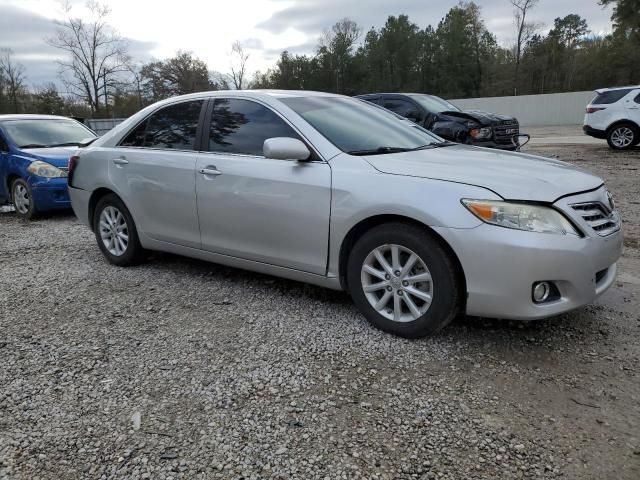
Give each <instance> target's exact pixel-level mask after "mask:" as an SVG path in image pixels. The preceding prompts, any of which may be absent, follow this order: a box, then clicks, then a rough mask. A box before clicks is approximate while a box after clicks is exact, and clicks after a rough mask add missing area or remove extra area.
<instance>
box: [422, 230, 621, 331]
mask: <svg viewBox="0 0 640 480" xmlns="http://www.w3.org/2000/svg"><path fill="white" fill-rule="evenodd" d="M435 230H436V231H438V233H440V235H442V236H443V238H444V239H445V240H446V241H447V242H448V243H449V245H450V246H451V247H452V248H453V250H454V251H455V252H456V254H457V255H458V258H459V259H460V263H461V264H462V267H463V270H464V274H465V278H466V282H467V292H468V298H467V314H468V315H473V316H482V317H493V318H509V319H514V320H536V319H541V318H547V317H551V316H555V315H559V314H561V313H564V312H567V311H570V310H573V309H576V308H579V307H582V306H584V305H587V304H589V303H591V302H593V301H594V300H595V299H596V298H598V297H599V296H600V295H602V294H603V293H604V292H605V291H606V290H607V289H608V288H609V287H610V286H611V285H612V284H613V282H614V280H615V277H616V272H617V268H616V262H617V261H618V258H619V257H620V255H621V253H622V238H623V236H622V232H621V231H618V232H616V233H614V234H612V235H609V236H607V237H599V236H597V235H595V236H586V237H583V238H580V237H577V236H575V235H553V234H542V233H530V232H524V231H519V230H509V229H506V228H501V227H495V226H491V225H486V224H483V225H480V226H479V227H476V228H474V229H465V230H463V229H446V228H435ZM541 281H550V282H553V283H554V284H555V286H556V287H557V289H558V290H559V293H560V298H557V299H555V300H552V301H549V302H546V303H540V304H536V303H534V301H533V299H532V289H533V284H534V283H536V282H541Z"/></svg>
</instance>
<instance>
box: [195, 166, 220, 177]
mask: <svg viewBox="0 0 640 480" xmlns="http://www.w3.org/2000/svg"><path fill="white" fill-rule="evenodd" d="M198 172H199V173H201V174H202V175H211V176H214V177H217V176H218V175H222V172H221V171H220V170H218V169H217V168H216V167H215V165H209V166H207V167H204V168H201V169H200V170H198Z"/></svg>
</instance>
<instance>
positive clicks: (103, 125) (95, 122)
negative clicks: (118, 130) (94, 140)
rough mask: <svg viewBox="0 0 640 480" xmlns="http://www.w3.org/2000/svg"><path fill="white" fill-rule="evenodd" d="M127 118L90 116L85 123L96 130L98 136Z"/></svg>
mask: <svg viewBox="0 0 640 480" xmlns="http://www.w3.org/2000/svg"><path fill="white" fill-rule="evenodd" d="M125 120H126V118H88V119H86V120H85V121H84V123H85V124H86V125H87V127H89V128H90V129H91V130H93V131H94V132H96V133H97V134H98V136H100V135H104V134H105V133H107V132H108V131H109V130H111V129H112V128H113V127H115V126H116V125H118V124H119V123H122V122H124V121H125Z"/></svg>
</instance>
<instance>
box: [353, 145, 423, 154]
mask: <svg viewBox="0 0 640 480" xmlns="http://www.w3.org/2000/svg"><path fill="white" fill-rule="evenodd" d="M411 150H413V148H404V147H378V148H371V149H368V150H350V151H348V152H347V153H348V154H349V155H382V154H385V153H399V152H410V151H411Z"/></svg>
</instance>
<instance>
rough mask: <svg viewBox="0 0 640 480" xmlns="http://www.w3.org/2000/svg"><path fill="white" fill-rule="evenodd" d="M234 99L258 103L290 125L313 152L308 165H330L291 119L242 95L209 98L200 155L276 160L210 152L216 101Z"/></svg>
mask: <svg viewBox="0 0 640 480" xmlns="http://www.w3.org/2000/svg"><path fill="white" fill-rule="evenodd" d="M234 99H235V100H246V101H249V102H254V103H257V104H258V105H261V106H263V107H265V108H267V109H268V110H270V111H271V112H273V113H274V114H275V115H277V116H278V117H279V118H280V120H282V121H283V122H284V123H285V124H286V125H288V126H289V127H290V128H291V129H292V130H293V131H294V133H296V134H297V135H298V136H299V137H300V140H301V141H302V143H304V144H305V146H306V147H307V148H308V149H309V151H310V152H311V156H310V157H309V159H308V160H305V162H306V163H328V162H327V161H326V160H325V159H324V158H323V157H322V155H320V152H319V151H318V149H317V148H315V147H314V146H313V144H312V143H311V142H310V141H309V139H308V138H307V137H306V136H305V135H303V134H302V132H301V131H300V129H298V128H297V127H296V126H295V125H294V124H293V123H291V122H290V121H289V119H287V118H286V117H285V116H284V115H282V114H281V113H280V112H279V111H278V110H276V109H275V108H274V107H272V106H271V105H268V104H266V103H265V102H263V101H261V100H259V99H257V98H252V97H245V96H240V95H232V96H224V95H216V96H212V97H209V107H208V108H207V114H206V116H205V118H204V123H203V128H202V137H201V147H202V150H200V153H207V154H211V155H229V156H234V157H243V158H262V159H265V160H270V161H272V160H275V159H272V158H267V157H265V156H264V155H253V154H250V153H233V152H221V151H217V150H215V151H213V150H209V128H210V126H211V120H212V119H213V108H214V106H215V102H216V100H234ZM205 127H206V128H205ZM285 161H288V160H285Z"/></svg>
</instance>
